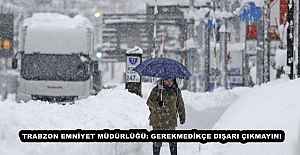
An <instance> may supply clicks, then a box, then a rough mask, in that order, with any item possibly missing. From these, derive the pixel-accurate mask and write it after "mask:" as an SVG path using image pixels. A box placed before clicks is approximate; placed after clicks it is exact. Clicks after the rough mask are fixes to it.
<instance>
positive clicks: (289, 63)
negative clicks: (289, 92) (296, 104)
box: [287, 0, 295, 79]
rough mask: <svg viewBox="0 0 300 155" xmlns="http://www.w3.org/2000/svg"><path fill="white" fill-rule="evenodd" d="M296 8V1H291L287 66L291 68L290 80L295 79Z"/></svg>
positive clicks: (288, 16)
mask: <svg viewBox="0 0 300 155" xmlns="http://www.w3.org/2000/svg"><path fill="white" fill-rule="evenodd" d="M294 7H295V6H294V0H289V3H288V9H289V10H288V15H287V22H288V29H287V66H289V67H290V72H289V78H290V79H294Z"/></svg>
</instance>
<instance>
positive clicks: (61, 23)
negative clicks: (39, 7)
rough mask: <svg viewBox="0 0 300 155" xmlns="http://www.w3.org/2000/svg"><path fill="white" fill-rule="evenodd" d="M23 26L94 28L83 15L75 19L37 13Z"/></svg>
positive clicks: (57, 14) (55, 14) (26, 20)
mask: <svg viewBox="0 0 300 155" xmlns="http://www.w3.org/2000/svg"><path fill="white" fill-rule="evenodd" d="M23 26H27V27H31V28H36V27H48V28H51V27H52V28H56V27H65V28H80V27H82V28H87V27H88V28H93V26H92V23H91V22H90V21H89V20H88V19H87V18H86V17H83V16H81V15H77V16H75V17H73V18H71V17H69V16H66V15H62V14H59V13H35V14H33V16H32V17H30V18H27V19H25V20H24V24H23Z"/></svg>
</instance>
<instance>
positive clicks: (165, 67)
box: [133, 58, 192, 79]
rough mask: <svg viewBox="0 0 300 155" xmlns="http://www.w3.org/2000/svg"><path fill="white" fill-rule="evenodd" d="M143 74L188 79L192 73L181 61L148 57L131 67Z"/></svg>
mask: <svg viewBox="0 0 300 155" xmlns="http://www.w3.org/2000/svg"><path fill="white" fill-rule="evenodd" d="M133 70H134V71H136V72H138V73H139V74H140V75H143V76H151V77H158V78H162V79H175V78H180V79H188V78H189V77H190V76H191V75H192V74H191V73H190V72H189V70H188V69H187V68H186V67H185V66H183V65H182V64H181V63H179V62H177V61H175V60H172V59H168V58H152V59H148V60H146V61H144V62H142V63H141V64H139V65H138V66H137V67H135V68H134V69H133Z"/></svg>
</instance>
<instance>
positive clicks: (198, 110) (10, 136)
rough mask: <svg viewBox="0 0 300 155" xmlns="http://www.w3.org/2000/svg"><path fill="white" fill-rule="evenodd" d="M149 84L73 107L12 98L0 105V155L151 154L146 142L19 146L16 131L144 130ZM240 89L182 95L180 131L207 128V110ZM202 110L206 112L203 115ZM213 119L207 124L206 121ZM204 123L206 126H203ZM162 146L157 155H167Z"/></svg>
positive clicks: (185, 147)
mask: <svg viewBox="0 0 300 155" xmlns="http://www.w3.org/2000/svg"><path fill="white" fill-rule="evenodd" d="M153 87H154V85H153V84H149V83H147V84H143V87H142V88H143V98H141V97H139V96H136V95H134V94H130V93H128V92H127V91H126V90H124V85H118V86H117V87H116V88H114V89H105V90H102V91H101V92H100V93H99V95H97V96H92V97H89V98H87V99H84V100H80V101H78V102H77V103H76V104H74V105H65V106H63V105H58V104H48V103H46V102H40V101H30V102H29V103H21V104H18V103H16V102H15V101H14V98H13V97H14V96H10V97H9V99H8V100H6V101H4V102H0V154H1V155H32V154H33V155H47V154H49V155H50V154H51V155H53V154H57V155H65V154H73V155H83V154H89V155H99V154H101V155H151V154H152V144H151V143H135V144H120V143H111V144H103V143H77V144H74V143H68V144H57V143H21V142H20V140H19V137H18V132H19V130H21V129H71V130H73V129H104V128H109V129H114V128H120V129H129V128H146V129H150V127H149V125H148V115H149V111H148V107H147V106H146V104H145V102H146V99H147V97H148V95H149V93H150V91H151V88H153ZM244 90H246V89H235V90H232V91H226V90H218V91H216V92H213V93H191V92H187V91H183V92H182V93H183V98H184V100H185V104H186V111H187V122H186V124H185V125H184V126H179V127H180V128H200V129H202V128H210V127H211V125H213V123H214V122H215V121H216V120H215V119H216V118H218V117H219V116H218V117H216V116H214V113H215V112H210V111H209V109H214V108H218V107H228V105H230V104H231V103H232V102H234V101H235V100H237V99H238V98H239V94H241V93H243V92H245V91H244ZM206 110H208V112H206ZM208 114H210V115H213V116H212V117H213V119H212V118H211V117H210V116H208ZM206 123H207V124H206ZM196 153H199V144H195V143H186V144H179V145H178V154H185V155H192V154H193V155H194V154H196ZM168 154H169V148H168V145H167V144H164V145H163V148H162V152H161V155H168Z"/></svg>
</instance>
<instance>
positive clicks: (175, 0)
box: [146, 0, 210, 6]
mask: <svg viewBox="0 0 300 155" xmlns="http://www.w3.org/2000/svg"><path fill="white" fill-rule="evenodd" d="M207 2H210V0H195V1H194V5H196V6H202V5H205V4H206V3H207ZM146 3H148V4H149V5H155V0H146ZM157 4H158V5H189V4H190V0H157Z"/></svg>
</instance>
